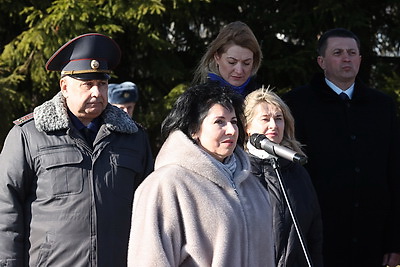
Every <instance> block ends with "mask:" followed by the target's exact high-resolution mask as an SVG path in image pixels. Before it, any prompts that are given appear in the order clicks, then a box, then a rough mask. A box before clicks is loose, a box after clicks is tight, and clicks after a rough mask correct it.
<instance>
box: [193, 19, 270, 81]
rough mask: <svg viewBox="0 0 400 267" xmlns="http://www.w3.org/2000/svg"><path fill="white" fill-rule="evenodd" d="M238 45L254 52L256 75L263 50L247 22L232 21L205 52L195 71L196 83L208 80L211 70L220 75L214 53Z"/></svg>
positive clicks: (219, 53) (219, 52) (220, 53)
mask: <svg viewBox="0 0 400 267" xmlns="http://www.w3.org/2000/svg"><path fill="white" fill-rule="evenodd" d="M232 45H238V46H241V47H244V48H247V49H249V50H250V51H251V52H253V69H252V72H251V74H252V75H255V74H256V73H257V71H258V69H259V68H260V65H261V60H262V52H261V48H260V45H259V44H258V41H257V38H256V37H255V35H254V33H253V31H252V30H251V29H250V27H249V26H247V24H245V23H244V22H241V21H235V22H231V23H229V24H228V25H226V26H225V27H223V28H222V29H221V30H220V32H219V34H218V36H217V37H216V38H215V39H214V40H213V41H212V42H211V43H210V44H209V46H208V48H207V50H206V52H205V54H204V55H203V57H202V58H201V60H200V62H199V65H198V66H197V68H196V70H195V73H194V79H193V82H194V83H204V82H206V81H207V74H208V73H209V72H212V73H215V74H218V75H219V71H218V66H217V64H216V62H215V59H214V55H215V54H216V53H217V54H218V55H222V54H223V53H225V52H226V51H227V50H228V49H229V47H230V46H232Z"/></svg>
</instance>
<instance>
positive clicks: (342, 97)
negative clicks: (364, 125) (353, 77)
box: [339, 92, 350, 101]
mask: <svg viewBox="0 0 400 267" xmlns="http://www.w3.org/2000/svg"><path fill="white" fill-rule="evenodd" d="M339 96H340V98H341V99H342V100H344V101H349V100H350V98H349V96H348V95H347V94H346V93H344V92H341V93H340V94H339Z"/></svg>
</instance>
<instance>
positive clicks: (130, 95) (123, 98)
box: [108, 82, 139, 104]
mask: <svg viewBox="0 0 400 267" xmlns="http://www.w3.org/2000/svg"><path fill="white" fill-rule="evenodd" d="M138 91H139V90H138V87H137V86H136V84H134V83H133V82H123V83H120V84H116V83H110V84H109V85H108V102H110V103H111V104H126V103H129V102H137V101H138V99H139V92H138Z"/></svg>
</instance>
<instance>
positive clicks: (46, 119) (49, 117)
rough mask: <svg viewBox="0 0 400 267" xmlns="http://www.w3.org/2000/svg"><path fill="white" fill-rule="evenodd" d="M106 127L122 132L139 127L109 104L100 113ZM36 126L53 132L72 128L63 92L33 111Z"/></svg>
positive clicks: (129, 131)
mask: <svg viewBox="0 0 400 267" xmlns="http://www.w3.org/2000/svg"><path fill="white" fill-rule="evenodd" d="M100 116H101V118H102V122H103V123H104V124H105V127H106V128H108V129H109V130H111V131H116V132H120V133H128V134H130V133H135V132H137V131H138V128H137V126H136V124H135V122H134V121H133V120H132V119H131V118H130V117H129V115H128V114H126V112H124V111H122V110H120V109H119V108H117V107H114V106H113V105H111V104H108V105H107V107H106V109H105V110H104V111H103V113H102V114H101V115H100ZM33 117H34V118H35V126H36V128H37V129H38V130H39V131H40V132H51V131H57V130H62V129H68V128H70V126H69V123H70V120H69V117H68V113H67V105H66V102H65V98H64V96H63V95H62V93H61V92H58V94H56V95H55V96H54V97H53V98H52V99H50V100H49V101H46V102H44V103H43V104H42V105H40V106H38V107H36V108H35V109H34V111H33Z"/></svg>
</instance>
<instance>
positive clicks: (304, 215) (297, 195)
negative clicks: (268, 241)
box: [250, 155, 323, 267]
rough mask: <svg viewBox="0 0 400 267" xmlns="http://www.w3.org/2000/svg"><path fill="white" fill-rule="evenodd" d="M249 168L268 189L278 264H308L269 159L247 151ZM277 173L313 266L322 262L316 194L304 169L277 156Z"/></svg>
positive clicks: (320, 226)
mask: <svg viewBox="0 0 400 267" xmlns="http://www.w3.org/2000/svg"><path fill="white" fill-rule="evenodd" d="M250 162H251V165H252V172H253V173H254V174H255V175H256V176H257V177H258V178H259V179H260V181H261V183H262V184H263V185H264V186H265V188H267V189H268V191H269V193H270V201H271V205H272V209H273V231H274V233H275V254H276V259H275V260H276V264H277V266H278V267H284V266H288V267H300V266H308V265H307V261H306V257H305V255H304V252H303V250H302V247H301V243H300V241H299V238H298V236H297V233H296V229H295V226H294V224H293V221H292V218H291V216H290V213H289V210H288V207H287V204H286V202H285V198H284V196H283V194H282V191H281V186H280V185H279V180H278V178H277V174H276V172H275V170H274V168H273V167H272V166H273V165H272V164H271V159H260V158H257V157H255V156H253V155H250ZM278 164H279V166H280V167H279V169H280V174H281V177H282V181H283V183H284V185H285V188H286V192H287V196H288V199H289V201H290V203H291V207H292V210H293V212H294V214H295V215H296V218H297V221H298V226H299V228H300V229H301V232H302V234H303V237H304V242H305V245H306V247H307V249H308V253H309V256H310V259H311V261H312V262H313V266H314V267H321V266H323V264H322V221H321V213H320V208H319V204H318V199H317V195H316V193H315V190H314V187H313V185H312V182H311V179H310V176H309V175H308V173H307V171H306V169H305V168H304V167H303V166H301V165H300V164H297V163H293V162H290V161H288V160H285V159H281V158H279V159H278Z"/></svg>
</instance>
